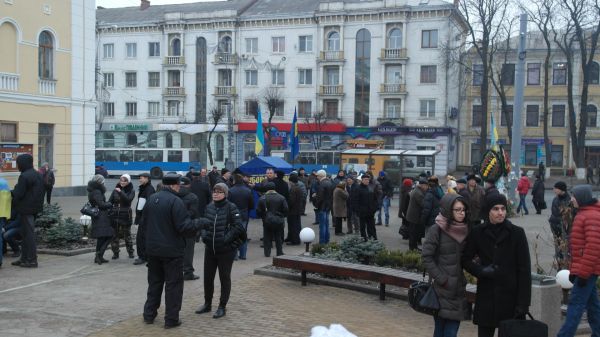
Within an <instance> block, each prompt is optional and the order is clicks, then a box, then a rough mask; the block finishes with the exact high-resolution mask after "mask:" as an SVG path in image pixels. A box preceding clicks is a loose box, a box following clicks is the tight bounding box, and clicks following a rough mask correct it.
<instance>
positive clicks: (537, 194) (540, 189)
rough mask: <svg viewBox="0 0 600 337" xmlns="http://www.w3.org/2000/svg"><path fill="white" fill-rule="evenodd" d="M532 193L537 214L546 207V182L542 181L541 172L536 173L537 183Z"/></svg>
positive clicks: (534, 184)
mask: <svg viewBox="0 0 600 337" xmlns="http://www.w3.org/2000/svg"><path fill="white" fill-rule="evenodd" d="M531 195H533V199H532V202H533V206H534V207H535V213H536V214H542V210H543V209H545V208H546V207H544V204H545V203H546V202H545V201H544V182H543V181H542V179H541V177H540V175H539V174H536V175H535V183H533V188H532V189H531Z"/></svg>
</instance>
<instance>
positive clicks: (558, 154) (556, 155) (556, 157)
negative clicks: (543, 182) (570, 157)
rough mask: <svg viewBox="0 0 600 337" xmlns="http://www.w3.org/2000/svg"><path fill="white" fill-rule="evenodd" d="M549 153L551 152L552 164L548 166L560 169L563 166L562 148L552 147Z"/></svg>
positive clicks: (559, 146)
mask: <svg viewBox="0 0 600 337" xmlns="http://www.w3.org/2000/svg"><path fill="white" fill-rule="evenodd" d="M550 151H552V162H551V163H550V166H556V167H562V166H563V146H562V145H552V147H551V149H550Z"/></svg>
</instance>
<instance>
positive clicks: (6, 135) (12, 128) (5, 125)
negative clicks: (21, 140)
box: [0, 122, 17, 142]
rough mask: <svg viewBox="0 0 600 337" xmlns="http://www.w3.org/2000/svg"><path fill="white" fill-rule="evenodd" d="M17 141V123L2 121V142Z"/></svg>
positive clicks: (0, 131)
mask: <svg viewBox="0 0 600 337" xmlns="http://www.w3.org/2000/svg"><path fill="white" fill-rule="evenodd" d="M16 141H17V123H10V122H0V142H16Z"/></svg>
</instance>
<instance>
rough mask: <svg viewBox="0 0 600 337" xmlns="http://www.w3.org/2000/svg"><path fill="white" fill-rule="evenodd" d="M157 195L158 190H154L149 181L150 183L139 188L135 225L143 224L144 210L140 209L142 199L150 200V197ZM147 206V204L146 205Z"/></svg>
mask: <svg viewBox="0 0 600 337" xmlns="http://www.w3.org/2000/svg"><path fill="white" fill-rule="evenodd" d="M154 193H156V190H155V189H154V186H152V183H151V182H150V181H148V183H146V184H144V185H140V186H139V188H138V202H137V204H136V205H135V224H136V225H139V224H140V223H142V221H141V220H142V210H143V208H142V209H139V208H140V207H139V203H140V199H145V200H148V197H150V196H151V195H152V194H154ZM144 205H145V203H144Z"/></svg>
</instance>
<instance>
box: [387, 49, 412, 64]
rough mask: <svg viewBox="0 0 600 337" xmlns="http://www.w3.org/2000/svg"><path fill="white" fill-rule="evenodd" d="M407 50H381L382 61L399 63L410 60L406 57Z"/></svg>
mask: <svg viewBox="0 0 600 337" xmlns="http://www.w3.org/2000/svg"><path fill="white" fill-rule="evenodd" d="M406 55H407V53H406V48H382V49H381V60H382V61H398V60H408V56H406Z"/></svg>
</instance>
